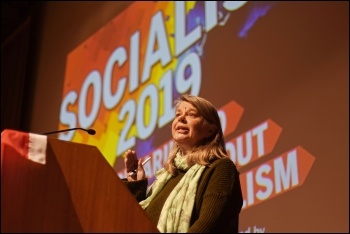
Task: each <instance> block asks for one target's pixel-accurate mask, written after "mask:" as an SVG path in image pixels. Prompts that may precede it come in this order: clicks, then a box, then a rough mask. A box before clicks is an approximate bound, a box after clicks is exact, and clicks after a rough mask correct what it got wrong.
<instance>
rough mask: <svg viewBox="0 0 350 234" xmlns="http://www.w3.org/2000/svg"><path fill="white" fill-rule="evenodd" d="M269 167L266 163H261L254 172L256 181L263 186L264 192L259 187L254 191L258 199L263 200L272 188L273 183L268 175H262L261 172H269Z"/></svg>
mask: <svg viewBox="0 0 350 234" xmlns="http://www.w3.org/2000/svg"><path fill="white" fill-rule="evenodd" d="M270 171H271V167H270V165H268V164H263V165H261V166H260V167H259V168H258V170H257V171H256V174H255V180H256V183H257V184H258V185H260V186H262V187H265V188H266V190H265V192H264V191H262V190H261V189H259V191H257V193H256V197H257V198H258V199H259V200H265V199H267V198H269V196H270V195H271V193H272V190H273V183H272V181H271V179H270V178H269V177H264V176H263V174H269V172H270Z"/></svg>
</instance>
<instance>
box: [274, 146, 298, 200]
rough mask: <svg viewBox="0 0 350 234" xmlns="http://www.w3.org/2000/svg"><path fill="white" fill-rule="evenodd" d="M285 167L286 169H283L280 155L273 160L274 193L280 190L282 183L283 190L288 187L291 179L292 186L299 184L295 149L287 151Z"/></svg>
mask: <svg viewBox="0 0 350 234" xmlns="http://www.w3.org/2000/svg"><path fill="white" fill-rule="evenodd" d="M286 167H287V169H286V170H285V168H284V164H283V159H282V157H279V158H277V159H276V160H275V161H274V168H275V188H276V189H275V191H276V193H279V192H281V191H282V185H283V188H284V190H286V189H288V188H289V187H290V184H289V183H290V181H292V186H295V185H298V184H299V176H298V162H297V152H296V150H293V151H291V152H289V153H288V155H287V163H286Z"/></svg>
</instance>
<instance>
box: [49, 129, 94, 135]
mask: <svg viewBox="0 0 350 234" xmlns="http://www.w3.org/2000/svg"><path fill="white" fill-rule="evenodd" d="M73 130H83V131H85V132H87V133H89V134H90V135H95V134H96V131H95V130H94V129H85V128H68V129H63V130H58V131H53V132H45V133H42V135H49V134H55V133H60V132H68V131H73Z"/></svg>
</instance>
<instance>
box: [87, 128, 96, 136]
mask: <svg viewBox="0 0 350 234" xmlns="http://www.w3.org/2000/svg"><path fill="white" fill-rule="evenodd" d="M87 132H88V133H89V134H90V135H95V134H96V131H95V130H94V129H88V130H87Z"/></svg>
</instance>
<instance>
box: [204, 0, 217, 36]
mask: <svg viewBox="0 0 350 234" xmlns="http://www.w3.org/2000/svg"><path fill="white" fill-rule="evenodd" d="M204 4H205V31H206V32H209V31H210V30H211V29H213V28H214V27H215V26H216V25H217V24H218V12H217V11H218V5H217V4H218V3H217V1H204Z"/></svg>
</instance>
